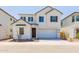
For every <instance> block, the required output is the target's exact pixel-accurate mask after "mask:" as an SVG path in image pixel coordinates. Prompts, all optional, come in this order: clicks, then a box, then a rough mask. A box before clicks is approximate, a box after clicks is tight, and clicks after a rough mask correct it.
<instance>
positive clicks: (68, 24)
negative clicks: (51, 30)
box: [61, 12, 79, 38]
mask: <svg viewBox="0 0 79 59" xmlns="http://www.w3.org/2000/svg"><path fill="white" fill-rule="evenodd" d="M61 32H64V33H65V34H67V35H68V36H69V37H70V38H76V36H77V34H78V33H79V12H74V13H72V14H70V15H69V16H67V17H65V18H64V19H63V20H62V28H61Z"/></svg>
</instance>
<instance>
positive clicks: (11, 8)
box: [0, 6, 79, 19]
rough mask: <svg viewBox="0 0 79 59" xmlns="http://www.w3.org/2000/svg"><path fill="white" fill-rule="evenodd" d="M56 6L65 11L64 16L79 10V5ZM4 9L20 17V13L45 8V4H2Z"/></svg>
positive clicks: (33, 11)
mask: <svg viewBox="0 0 79 59" xmlns="http://www.w3.org/2000/svg"><path fill="white" fill-rule="evenodd" d="M53 7H54V8H56V9H58V10H60V11H61V12H62V13H63V17H62V19H63V18H64V17H66V16H67V15H69V14H71V13H72V12H79V6H53ZM0 8H2V9H3V10H5V11H6V12H8V13H9V14H11V15H12V16H14V17H15V18H17V19H19V15H18V14H20V13H24V14H25V13H35V12H37V11H39V10H40V9H42V8H44V6H0Z"/></svg>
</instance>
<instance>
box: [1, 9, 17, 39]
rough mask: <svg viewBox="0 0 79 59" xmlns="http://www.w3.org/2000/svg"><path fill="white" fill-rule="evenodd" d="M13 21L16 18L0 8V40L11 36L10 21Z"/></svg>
mask: <svg viewBox="0 0 79 59" xmlns="http://www.w3.org/2000/svg"><path fill="white" fill-rule="evenodd" d="M15 21H16V18H14V17H13V16H11V15H10V14H9V13H7V12H6V11H4V10H3V9H1V8H0V40H1V39H8V38H11V37H12V26H11V23H13V22H15Z"/></svg>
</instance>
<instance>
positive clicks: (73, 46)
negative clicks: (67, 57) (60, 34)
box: [0, 40, 79, 53]
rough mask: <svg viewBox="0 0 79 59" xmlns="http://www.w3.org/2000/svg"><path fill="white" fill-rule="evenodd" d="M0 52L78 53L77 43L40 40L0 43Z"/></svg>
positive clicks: (78, 45) (78, 44) (78, 43)
mask: <svg viewBox="0 0 79 59" xmlns="http://www.w3.org/2000/svg"><path fill="white" fill-rule="evenodd" d="M0 52H6V53H12V52H13V53H28V52H29V53H49V52H50V53H57V52H59V53H64V52H65V53H68V52H70V53H72V52H74V53H79V41H75V42H68V41H65V40H59V41H57V40H52V41H51V40H40V41H39V42H38V41H35V42H0Z"/></svg>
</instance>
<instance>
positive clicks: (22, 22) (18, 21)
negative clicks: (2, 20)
mask: <svg viewBox="0 0 79 59" xmlns="http://www.w3.org/2000/svg"><path fill="white" fill-rule="evenodd" d="M12 25H17V26H25V25H28V26H30V24H29V23H28V22H25V21H24V20H17V21H16V22H14V23H12Z"/></svg>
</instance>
